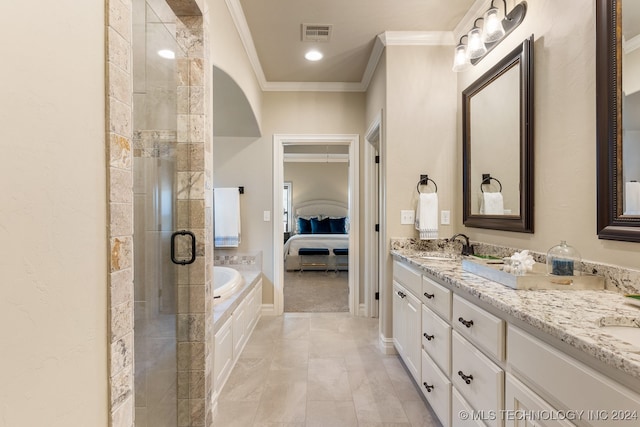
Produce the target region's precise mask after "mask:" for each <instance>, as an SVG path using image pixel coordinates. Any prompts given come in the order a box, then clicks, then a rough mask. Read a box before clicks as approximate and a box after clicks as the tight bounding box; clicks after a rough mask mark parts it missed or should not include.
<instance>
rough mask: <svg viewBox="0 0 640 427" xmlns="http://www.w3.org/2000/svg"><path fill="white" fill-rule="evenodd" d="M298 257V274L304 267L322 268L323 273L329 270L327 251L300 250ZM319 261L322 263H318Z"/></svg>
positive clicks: (322, 249)
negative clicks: (323, 269)
mask: <svg viewBox="0 0 640 427" xmlns="http://www.w3.org/2000/svg"><path fill="white" fill-rule="evenodd" d="M298 255H300V273H302V272H303V271H304V268H305V267H324V268H325V271H327V269H328V268H329V249H326V248H300V249H298ZM320 257H322V258H320ZM320 260H323V261H324V262H320Z"/></svg>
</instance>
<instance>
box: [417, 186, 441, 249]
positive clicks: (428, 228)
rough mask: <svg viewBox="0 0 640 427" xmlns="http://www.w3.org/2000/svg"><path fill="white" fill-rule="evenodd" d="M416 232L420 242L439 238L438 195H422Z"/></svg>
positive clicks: (419, 202)
mask: <svg viewBox="0 0 640 427" xmlns="http://www.w3.org/2000/svg"><path fill="white" fill-rule="evenodd" d="M415 224H416V230H418V231H419V232H420V240H428V239H437V238H438V194H437V193H420V198H419V199H418V208H417V209H416V223H415Z"/></svg>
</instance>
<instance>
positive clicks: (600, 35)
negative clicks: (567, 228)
mask: <svg viewBox="0 0 640 427" xmlns="http://www.w3.org/2000/svg"><path fill="white" fill-rule="evenodd" d="M621 6H622V5H621V2H620V1H618V0H597V3H596V108H597V121H596V122H597V174H598V176H597V183H598V238H600V239H607V240H621V241H628V242H640V217H637V216H623V215H622V212H623V210H622V203H623V200H622V197H621V196H622V194H621V192H622V189H623V182H622V15H621V12H622V8H621Z"/></svg>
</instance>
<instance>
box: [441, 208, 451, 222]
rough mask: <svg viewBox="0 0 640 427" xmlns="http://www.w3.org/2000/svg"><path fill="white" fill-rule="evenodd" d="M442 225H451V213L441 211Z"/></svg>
mask: <svg viewBox="0 0 640 427" xmlns="http://www.w3.org/2000/svg"><path fill="white" fill-rule="evenodd" d="M440 224H442V225H449V224H451V211H440Z"/></svg>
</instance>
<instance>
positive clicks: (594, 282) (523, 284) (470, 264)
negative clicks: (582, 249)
mask: <svg viewBox="0 0 640 427" xmlns="http://www.w3.org/2000/svg"><path fill="white" fill-rule="evenodd" d="M501 268H502V264H497V263H496V261H491V260H486V261H485V260H472V259H467V258H465V259H463V260H462V269H463V270H464V271H466V272H469V273H473V274H475V275H476V276H480V277H483V278H485V279H489V280H493V281H494V282H498V283H500V284H503V285H505V286H508V287H510V288H513V289H529V290H534V289H563V290H576V289H604V277H603V276H596V275H593V274H586V273H583V274H582V275H580V276H554V275H552V274H548V273H547V266H546V265H545V264H539V263H536V264H534V265H533V270H532V271H528V272H527V273H525V274H524V275H522V276H515V275H513V274H511V273H506V272H504V271H502V270H501Z"/></svg>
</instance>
